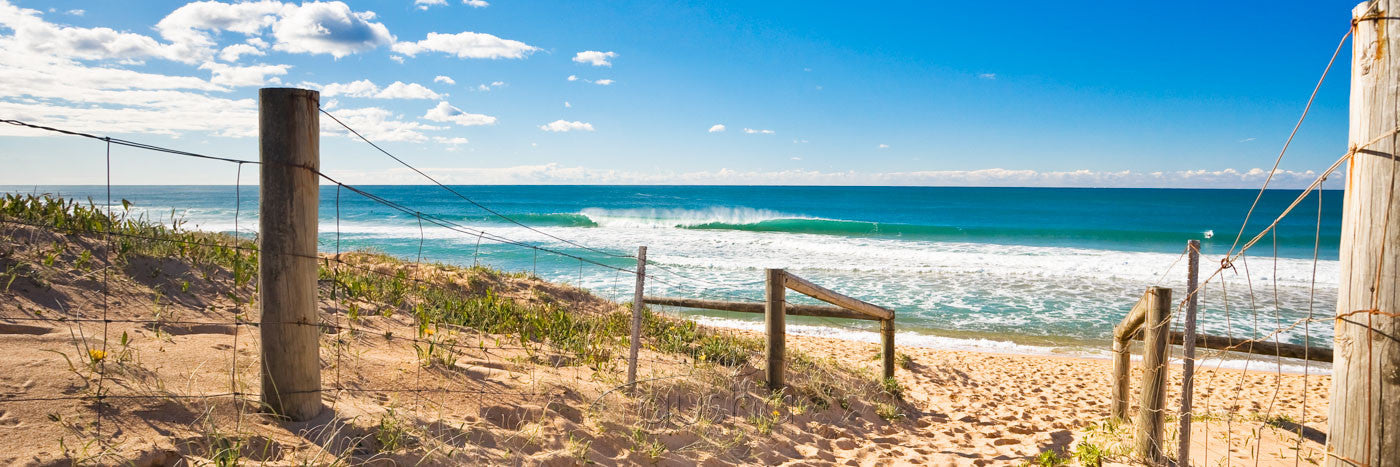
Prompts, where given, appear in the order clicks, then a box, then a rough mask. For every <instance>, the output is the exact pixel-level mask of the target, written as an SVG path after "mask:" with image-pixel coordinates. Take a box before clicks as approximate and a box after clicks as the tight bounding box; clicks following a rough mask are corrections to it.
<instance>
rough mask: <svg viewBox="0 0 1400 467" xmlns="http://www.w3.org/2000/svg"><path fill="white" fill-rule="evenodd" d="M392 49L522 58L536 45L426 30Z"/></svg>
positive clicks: (491, 36) (467, 55) (465, 56)
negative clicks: (414, 40) (423, 33)
mask: <svg viewBox="0 0 1400 467" xmlns="http://www.w3.org/2000/svg"><path fill="white" fill-rule="evenodd" d="M393 50H394V51H395V52H398V53H401V54H404V55H407V56H410V57H412V56H416V55H418V54H420V53H423V52H441V53H445V54H448V55H456V56H457V58H491V59H499V58H525V57H528V56H529V55H530V54H532V53H534V52H535V51H538V50H540V49H539V48H537V47H535V46H532V45H529V44H526V43H524V42H520V41H515V40H510V39H502V38H499V37H496V36H493V35H490V34H483V33H477V32H460V33H457V34H442V33H436V32H430V33H428V36H427V38H425V39H423V40H421V41H418V42H398V43H395V44H394V45H393Z"/></svg>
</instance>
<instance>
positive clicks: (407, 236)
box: [0, 186, 1342, 353]
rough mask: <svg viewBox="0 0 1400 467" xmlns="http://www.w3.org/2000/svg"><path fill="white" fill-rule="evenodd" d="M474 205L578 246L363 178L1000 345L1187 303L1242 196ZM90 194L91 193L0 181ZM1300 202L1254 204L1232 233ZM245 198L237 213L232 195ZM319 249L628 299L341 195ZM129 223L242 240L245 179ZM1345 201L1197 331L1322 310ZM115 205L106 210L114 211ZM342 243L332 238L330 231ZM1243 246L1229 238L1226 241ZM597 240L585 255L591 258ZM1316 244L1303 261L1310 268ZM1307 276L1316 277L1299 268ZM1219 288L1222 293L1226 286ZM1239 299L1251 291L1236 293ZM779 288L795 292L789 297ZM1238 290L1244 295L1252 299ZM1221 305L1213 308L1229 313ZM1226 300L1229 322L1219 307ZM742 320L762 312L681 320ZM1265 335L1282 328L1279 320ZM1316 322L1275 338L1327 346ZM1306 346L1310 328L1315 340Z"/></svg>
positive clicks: (684, 273)
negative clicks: (471, 269)
mask: <svg viewBox="0 0 1400 467" xmlns="http://www.w3.org/2000/svg"><path fill="white" fill-rule="evenodd" d="M453 188H454V189H455V190H457V191H458V192H460V193H462V194H464V195H466V196H467V197H470V198H471V199H473V200H475V201H477V202H479V203H481V204H483V205H486V206H489V207H491V208H492V209H494V210H497V211H499V212H500V213H502V214H504V215H506V216H509V217H511V218H513V219H515V220H516V221H519V222H521V223H523V224H526V225H528V226H530V227H532V228H534V229H538V230H539V231H542V232H546V233H548V234H549V235H552V236H555V237H559V238H564V239H568V240H570V241H572V242H575V243H578V244H581V245H585V246H588V247H589V249H585V248H580V247H577V246H574V245H571V244H569V243H565V242H562V241H559V240H556V239H554V238H550V237H549V236H546V235H542V234H540V233H538V232H535V231H533V230H530V229H526V228H523V227H520V226H518V225H515V224H512V223H510V222H508V221H505V220H503V219H501V218H498V217H496V216H493V215H491V214H489V213H487V212H485V211H483V210H482V209H480V208H478V207H476V206H474V205H472V204H470V203H468V202H466V201H464V200H462V199H460V198H457V197H456V196H454V195H452V194H450V193H448V192H446V191H445V190H443V189H442V188H440V187H436V186H370V187H364V189H366V190H367V191H369V192H372V193H374V194H376V195H378V196H381V197H383V198H386V199H389V200H392V201H394V202H397V203H400V204H402V205H405V206H407V207H409V208H411V209H413V210H416V211H419V212H422V213H424V214H427V215H432V216H437V217H440V218H444V219H449V220H451V221H452V222H455V223H458V224H460V225H464V226H467V227H470V228H472V229H483V230H485V231H487V232H490V233H491V234H493V235H498V236H500V237H505V238H509V239H512V240H515V241H519V242H523V243H528V244H531V245H539V246H542V247H547V248H550V249H554V250H558V251H562V252H567V253H569V254H571V255H576V256H581V257H585V258H589V259H591V260H594V261H597V262H600V263H604V264H608V265H614V266H618V267H625V268H632V267H634V266H635V265H634V264H633V260H631V259H628V258H622V257H617V256H613V255H631V254H634V253H635V252H636V249H637V246H639V245H646V246H647V247H648V249H649V252H648V258H649V259H650V260H652V261H654V262H655V264H656V266H654V267H651V268H650V269H651V270H650V271H649V272H651V273H654V274H655V278H654V279H653V280H649V282H648V284H647V289H648V290H647V293H648V294H651V295H677V296H688V297H703V298H714V299H745V300H759V299H761V297H762V290H763V286H762V283H761V280H762V278H763V269H764V268H767V267H782V268H787V269H788V270H790V271H792V272H794V273H796V274H799V275H801V276H803V277H806V278H808V279H810V280H812V281H814V282H817V283H819V284H822V285H825V286H827V287H828V288H831V289H834V290H837V291H840V292H843V293H847V294H849V295H853V296H855V297H857V298H860V299H863V300H866V301H869V302H872V303H876V304H879V305H883V306H886V307H889V308H893V309H895V310H896V311H897V314H898V318H897V324H898V326H899V329H900V337H899V339H898V340H899V341H900V343H901V344H918V345H929V346H937V347H946V348H964V349H977V350H997V351H1009V352H1022V351H1050V352H1079V353H1083V352H1088V353H1093V351H1095V350H1096V349H1103V348H1106V342H1107V340H1108V336H1109V335H1110V333H1111V332H1112V331H1111V329H1112V327H1113V325H1114V324H1115V323H1116V322H1117V321H1119V320H1120V319H1121V318H1122V316H1123V314H1124V313H1125V312H1126V311H1127V310H1128V309H1129V308H1131V307H1132V305H1133V303H1134V302H1135V301H1136V299H1137V297H1138V296H1140V295H1141V294H1142V292H1143V290H1144V288H1146V287H1148V286H1151V285H1154V284H1158V283H1160V284H1162V285H1165V286H1169V287H1173V288H1174V289H1175V291H1176V292H1177V293H1178V294H1184V292H1185V291H1184V287H1185V280H1186V269H1185V263H1184V260H1183V261H1182V262H1180V263H1176V264H1175V266H1174V267H1173V264H1174V263H1175V262H1176V261H1177V260H1178V259H1179V258H1181V253H1182V252H1183V250H1184V247H1185V244H1186V241H1187V240H1190V239H1197V240H1201V242H1202V248H1203V250H1204V256H1203V260H1202V263H1203V264H1202V268H1203V269H1204V270H1205V271H1204V272H1205V273H1209V272H1211V271H1213V270H1214V268H1215V267H1217V266H1218V265H1219V259H1220V257H1221V256H1222V255H1223V254H1224V253H1225V252H1226V250H1227V249H1229V248H1230V246H1231V244H1232V243H1233V242H1234V241H1235V237H1236V233H1237V232H1239V230H1240V224H1241V222H1242V221H1243V220H1244V215H1245V213H1246V212H1247V210H1248V209H1249V207H1250V203H1251V202H1253V200H1254V197H1255V194H1256V193H1257V191H1254V190H1185V189H1097V188H1092V189H1077V188H1076V189H1057V188H951V187H935V188H910V187H737V186H458V187H453ZM0 190H4V191H22V192H32V191H38V192H47V193H58V194H61V195H63V196H66V197H76V198H87V197H93V198H94V199H96V200H97V201H98V202H99V204H100V203H102V202H104V201H105V199H106V198H105V196H106V193H105V187H90V186H62V187H54V186H40V187H16V186H8V187H0ZM1298 194H1299V192H1297V191H1290V190H1270V191H1268V192H1266V193H1265V195H1264V197H1263V200H1262V201H1261V202H1260V205H1259V207H1258V208H1257V209H1256V210H1255V214H1254V216H1253V219H1252V220H1251V222H1250V225H1249V226H1248V228H1246V229H1245V232H1246V239H1247V237H1250V236H1253V234H1254V233H1257V232H1258V231H1259V230H1260V229H1261V228H1262V227H1264V226H1265V225H1267V224H1268V223H1269V222H1271V221H1273V219H1274V218H1275V217H1276V216H1277V215H1278V214H1279V213H1280V212H1281V211H1282V210H1283V209H1284V207H1286V206H1287V205H1288V203H1290V202H1292V201H1293V200H1294V198H1295V197H1296V196H1297V195H1298ZM236 196H237V197H239V198H241V200H242V203H241V207H238V208H237V209H236V206H235V202H234V200H235V197H236ZM320 196H321V203H320V218H321V224H320V239H321V250H322V251H325V252H334V251H336V250H337V249H339V250H341V251H348V250H353V249H358V248H371V249H375V250H379V251H382V252H386V253H389V254H393V255H396V256H399V257H403V258H407V259H410V260H414V259H417V258H419V257H420V256H421V257H422V258H424V259H425V260H430V261H439V262H445V263H453V264H466V265H470V264H472V263H474V262H480V263H482V264H486V265H490V266H494V267H497V268H501V269H505V270H513V271H534V272H536V273H537V274H538V275H540V276H542V277H544V278H546V279H549V280H554V281H559V282H568V283H579V284H582V285H583V286H584V287H587V288H589V289H592V290H594V291H595V292H597V293H599V294H602V295H604V296H607V297H616V298H618V299H619V300H623V301H626V300H630V297H631V293H632V283H633V279H632V278H631V277H629V276H626V275H625V274H622V273H619V272H617V271H615V270H611V269H607V268H603V267H599V266H597V265H593V264H589V263H586V262H580V261H578V260H575V259H571V258H565V257H560V256H557V255H553V254H549V253H538V254H536V252H535V251H534V250H531V249H526V248H521V247H519V246H516V245H509V244H502V243H498V242H494V241H491V240H490V239H489V238H488V239H485V240H482V241H481V242H480V245H479V247H478V238H477V237H476V236H475V235H471V234H465V233H462V232H458V231H454V230H452V229H448V228H443V227H440V226H435V225H433V224H432V223H431V222H425V223H423V225H422V226H421V228H420V225H419V222H418V220H417V218H416V217H415V216H413V215H409V214H405V213H402V212H398V211H394V210H391V209H388V208H385V207H383V206H381V205H379V204H377V203H375V202H373V201H370V200H368V199H366V198H363V197H361V196H360V195H357V194H355V193H352V192H350V191H348V190H344V189H340V190H337V188H336V187H333V186H331V187H323V188H322V190H321V195H320ZM113 197H114V200H117V201H119V200H121V199H126V200H128V201H130V202H131V203H132V212H133V213H134V214H137V215H146V216H149V217H152V218H157V219H164V221H166V222H168V221H169V220H170V219H171V217H172V215H173V217H174V218H176V219H183V220H184V221H185V222H186V224H185V226H186V227H188V228H195V229H201V230H210V231H222V232H232V231H234V225H235V214H237V226H238V229H239V231H240V234H242V235H246V236H252V235H255V233H256V227H257V224H258V219H257V211H258V210H257V187H255V186H244V187H242V188H241V189H238V190H235V187H233V186H118V187H113ZM1341 201H1342V192H1340V191H1324V192H1322V194H1321V200H1320V202H1319V200H1318V198H1317V195H1316V194H1313V195H1310V196H1309V197H1308V198H1307V199H1306V200H1304V201H1303V202H1302V203H1301V204H1300V206H1299V207H1298V208H1297V209H1296V210H1295V212H1294V213H1293V214H1292V215H1290V216H1289V217H1287V218H1285V219H1284V221H1283V222H1282V223H1281V225H1280V228H1279V229H1278V233H1277V235H1276V236H1273V235H1271V236H1267V237H1265V238H1264V239H1263V240H1262V241H1261V242H1259V244H1258V245H1256V246H1255V247H1254V249H1252V250H1250V253H1249V255H1248V256H1247V258H1246V260H1245V261H1242V262H1237V263H1236V269H1235V270H1233V271H1229V272H1226V273H1225V274H1223V275H1222V276H1221V277H1223V279H1224V280H1223V282H1222V281H1221V280H1220V279H1217V280H1215V281H1214V282H1212V283H1211V285H1210V288H1208V289H1207V292H1205V293H1204V294H1203V299H1202V300H1203V303H1202V306H1203V311H1202V314H1201V318H1200V319H1201V321H1202V323H1203V327H1204V331H1205V332H1209V333H1214V334H1227V333H1233V334H1234V335H1236V336H1251V335H1254V333H1255V332H1256V330H1258V332H1265V333H1267V332H1270V331H1271V330H1274V329H1277V328H1279V327H1287V326H1288V324H1291V323H1294V322H1296V321H1298V320H1299V319H1301V318H1303V317H1306V316H1307V315H1308V313H1309V312H1310V310H1312V312H1316V313H1318V314H1319V315H1322V316H1325V315H1326V314H1327V313H1329V312H1330V310H1331V307H1332V306H1333V304H1334V303H1335V301H1336V284H1337V261H1336V259H1337V248H1338V235H1339V232H1340V222H1341V214H1340V211H1341ZM117 204H118V205H120V203H119V202H118V203H117ZM337 239H338V240H337ZM1242 242H1243V240H1242V241H1241V243H1242ZM594 249H596V250H599V251H601V252H604V253H600V252H599V251H594ZM1315 252H1316V255H1317V258H1318V259H1317V261H1314V259H1313V258H1314V253H1315ZM1314 271H1316V272H1315V273H1314ZM1222 285H1223V288H1222ZM1251 290H1252V292H1253V293H1252V294H1251ZM791 295H795V294H790V296H791ZM1251 298H1252V300H1251ZM1227 300H1228V302H1227ZM1227 304H1228V309H1229V313H1228V314H1227V313H1226V305H1227ZM692 314H694V315H696V316H698V317H699V319H702V320H704V321H706V322H709V323H713V324H718V325H724V326H732V327H754V328H756V327H757V326H758V324H759V320H760V319H761V317H760V316H757V315H754V316H748V315H740V314H727V313H692ZM872 324H873V323H867V322H849V321H838V320H824V319H794V320H791V321H789V326H790V327H791V328H792V329H793V330H794V332H804V333H810V334H821V335H835V336H840V337H847V338H855V339H873V338H874V334H873V333H867V332H861V331H859V330H860V329H869V328H870V326H871V325H872ZM1280 325H1281V326H1280ZM1331 333H1332V330H1331V328H1330V325H1329V324H1328V322H1327V320H1325V319H1323V320H1317V322H1306V323H1302V324H1299V325H1297V326H1294V327H1292V328H1289V329H1287V330H1286V331H1283V332H1281V333H1279V338H1280V339H1281V340H1283V341H1288V342H1295V343H1303V342H1304V341H1305V340H1309V339H1308V337H1311V339H1310V341H1311V342H1312V344H1313V345H1324V346H1325V345H1328V344H1329V343H1330V341H1331V339H1330V336H1331ZM1319 336H1320V337H1321V338H1320V339H1319Z"/></svg>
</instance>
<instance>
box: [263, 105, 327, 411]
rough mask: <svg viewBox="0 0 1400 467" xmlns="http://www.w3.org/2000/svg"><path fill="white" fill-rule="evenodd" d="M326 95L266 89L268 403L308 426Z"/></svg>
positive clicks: (317, 398) (315, 365)
mask: <svg viewBox="0 0 1400 467" xmlns="http://www.w3.org/2000/svg"><path fill="white" fill-rule="evenodd" d="M319 102H320V93H318V92H316V91H310V90H305V89H288V88H264V89H261V90H259V91H258V150H259V156H260V158H261V160H262V165H261V170H260V172H261V175H260V180H259V183H260V184H259V191H258V193H259V198H258V216H259V218H258V227H259V230H258V250H259V258H258V259H259V261H258V293H259V297H258V310H259V311H260V312H261V315H262V318H261V330H260V332H261V335H262V349H261V357H262V403H263V404H264V406H265V407H266V408H267V409H268V410H270V411H272V412H273V413H275V414H278V415H282V416H285V417H288V418H290V419H292V420H298V421H300V420H307V419H310V418H312V417H315V416H316V415H317V414H319V413H320V412H321V358H320V353H319V351H320V338H321V326H320V317H319V316H318V315H317V310H316V292H317V288H316V276H317V263H316V220H317V217H316V207H317V202H318V201H319V198H320V175H318V172H319V170H320V159H321V156H320V134H321V126H320V116H319V114H318V113H317V112H318V108H319Z"/></svg>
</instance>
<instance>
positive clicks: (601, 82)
mask: <svg viewBox="0 0 1400 467" xmlns="http://www.w3.org/2000/svg"><path fill="white" fill-rule="evenodd" d="M613 82H614V81H613V80H610V79H600V80H598V81H594V82H593V84H596V85H599V86H607V85H610V84H613Z"/></svg>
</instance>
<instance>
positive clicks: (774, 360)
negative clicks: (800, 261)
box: [763, 269, 787, 391]
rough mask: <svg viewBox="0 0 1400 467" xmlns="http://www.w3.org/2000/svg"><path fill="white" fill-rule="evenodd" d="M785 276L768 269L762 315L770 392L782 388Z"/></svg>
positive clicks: (784, 333) (785, 300)
mask: <svg viewBox="0 0 1400 467" xmlns="http://www.w3.org/2000/svg"><path fill="white" fill-rule="evenodd" d="M785 275H786V272H784V271H783V270H782V269H768V274H767V284H766V285H767V290H766V294H765V300H764V303H765V308H764V310H763V315H764V321H765V324H766V325H767V326H766V327H767V329H768V348H767V356H768V389H769V390H771V391H777V390H780V389H782V388H783V353H784V352H785V351H786V346H787V342H786V339H787V335H786V332H787V326H786V323H785V321H784V320H785V318H786V317H785V316H784V315H783V313H784V311H785V308H786V305H787V303H786V302H787V285H786V284H785V281H784V276H785Z"/></svg>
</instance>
